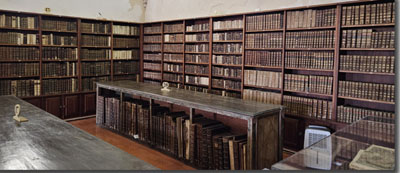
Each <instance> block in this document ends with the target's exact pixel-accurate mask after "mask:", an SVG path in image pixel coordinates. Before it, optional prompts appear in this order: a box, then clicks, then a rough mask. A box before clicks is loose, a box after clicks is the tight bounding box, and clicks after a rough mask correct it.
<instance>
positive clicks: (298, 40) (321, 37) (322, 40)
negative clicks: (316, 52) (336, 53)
mask: <svg viewBox="0 0 400 173" xmlns="http://www.w3.org/2000/svg"><path fill="white" fill-rule="evenodd" d="M286 47H287V48H334V47H335V31H333V30H323V31H301V32H287V33H286Z"/></svg>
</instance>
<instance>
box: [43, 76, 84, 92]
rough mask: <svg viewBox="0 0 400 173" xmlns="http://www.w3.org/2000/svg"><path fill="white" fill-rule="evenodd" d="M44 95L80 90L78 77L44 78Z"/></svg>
mask: <svg viewBox="0 0 400 173" xmlns="http://www.w3.org/2000/svg"><path fill="white" fill-rule="evenodd" d="M42 90H43V94H44V95H50V94H60V93H73V92H77V91H78V79H75V78H72V79H46V80H42Z"/></svg>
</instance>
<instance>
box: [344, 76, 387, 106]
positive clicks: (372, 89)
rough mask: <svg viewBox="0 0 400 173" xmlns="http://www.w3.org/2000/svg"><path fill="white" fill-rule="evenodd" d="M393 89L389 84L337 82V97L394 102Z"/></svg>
mask: <svg viewBox="0 0 400 173" xmlns="http://www.w3.org/2000/svg"><path fill="white" fill-rule="evenodd" d="M394 91H395V87H394V85H391V84H382V83H369V82H355V81H341V80H340V81H339V96H344V97H352V98H361V99H368V100H379V101H386V102H394V94H395V92H394Z"/></svg>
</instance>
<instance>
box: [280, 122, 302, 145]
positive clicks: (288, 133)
mask: <svg viewBox="0 0 400 173" xmlns="http://www.w3.org/2000/svg"><path fill="white" fill-rule="evenodd" d="M283 120H284V129H285V130H284V137H283V139H284V140H283V141H284V142H283V145H284V146H285V147H286V148H289V149H293V150H300V149H302V148H303V143H304V142H303V141H304V120H301V119H297V118H289V117H285V118H284V119H283Z"/></svg>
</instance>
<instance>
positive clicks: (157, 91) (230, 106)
mask: <svg viewBox="0 0 400 173" xmlns="http://www.w3.org/2000/svg"><path fill="white" fill-rule="evenodd" d="M97 85H98V86H99V87H101V88H106V89H111V90H117V91H121V92H123V93H128V94H133V95H137V96H142V97H146V98H151V99H155V100H159V101H165V102H169V103H173V104H177V105H182V106H186V107H190V108H195V109H196V108H197V109H201V110H204V111H209V112H213V113H219V114H223V115H227V116H231V117H237V118H241V119H250V118H254V117H257V116H260V115H265V114H267V113H269V112H277V111H280V110H282V109H283V106H281V105H273V104H266V103H260V102H255V101H249V100H243V99H238V98H233V97H223V96H219V95H214V94H207V93H202V92H193V91H188V90H184V89H177V88H172V87H170V88H169V89H170V91H162V90H161V86H158V85H154V84H148V83H142V82H134V81H128V80H123V81H110V82H98V83H97Z"/></svg>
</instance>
